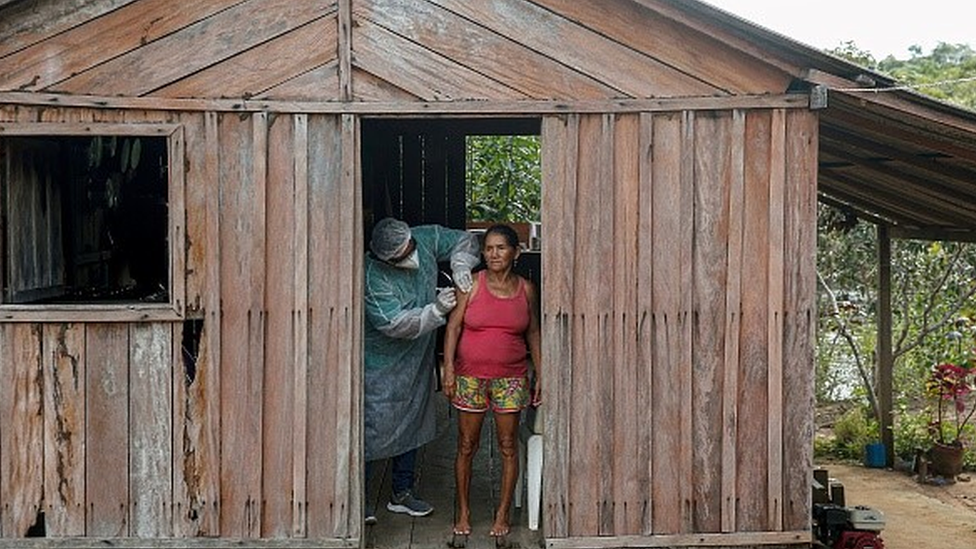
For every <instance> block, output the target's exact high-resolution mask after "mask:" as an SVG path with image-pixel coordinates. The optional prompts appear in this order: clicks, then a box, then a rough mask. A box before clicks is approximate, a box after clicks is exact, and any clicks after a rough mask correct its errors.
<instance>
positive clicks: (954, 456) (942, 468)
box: [929, 442, 963, 478]
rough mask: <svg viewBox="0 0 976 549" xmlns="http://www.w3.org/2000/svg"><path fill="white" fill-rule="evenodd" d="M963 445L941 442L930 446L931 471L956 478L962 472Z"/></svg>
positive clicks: (934, 473)
mask: <svg viewBox="0 0 976 549" xmlns="http://www.w3.org/2000/svg"><path fill="white" fill-rule="evenodd" d="M962 453H963V447H962V445H961V444H960V445H955V444H939V443H938V442H936V443H935V444H933V445H932V447H931V448H929V461H930V462H931V463H930V465H929V472H930V473H931V474H933V475H941V476H944V477H949V478H954V477H955V476H956V475H958V474H959V473H961V472H962Z"/></svg>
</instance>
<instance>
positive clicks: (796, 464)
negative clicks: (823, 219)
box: [783, 111, 819, 530]
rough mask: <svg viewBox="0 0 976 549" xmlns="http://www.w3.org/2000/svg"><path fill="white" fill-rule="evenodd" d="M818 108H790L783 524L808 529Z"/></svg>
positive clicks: (811, 464) (814, 329)
mask: <svg viewBox="0 0 976 549" xmlns="http://www.w3.org/2000/svg"><path fill="white" fill-rule="evenodd" d="M818 124H819V123H818V119H817V115H816V113H812V112H808V111H797V112H795V113H786V135H787V141H786V151H785V156H786V164H787V166H788V168H787V170H786V173H787V176H786V204H787V210H786V220H785V227H784V233H785V234H786V236H787V242H786V246H785V249H784V265H785V266H786V267H787V270H786V274H785V276H786V284H785V286H784V289H785V298H786V300H787V306H786V307H785V308H786V311H787V315H788V316H787V318H788V319H789V321H788V322H786V324H785V327H784V335H783V339H784V345H783V348H784V353H783V381H784V383H783V400H784V402H789V403H790V405H789V406H787V407H785V408H784V413H783V427H784V431H783V433H784V434H783V436H784V445H783V446H784V455H785V456H789V459H785V458H784V462H785V467H784V471H783V473H784V525H783V528H784V529H786V530H799V529H804V528H810V525H811V520H812V519H811V498H812V495H811V492H812V489H811V483H810V479H809V476H810V471H811V470H812V469H813V442H812V441H813V436H814V427H813V416H812V414H811V413H810V411H812V410H813V409H814V407H815V398H814V379H813V372H814V370H815V368H814V363H815V357H814V355H815V353H814V339H815V333H816V321H817V320H816V302H815V296H816V246H817V241H816V227H817V223H816V220H817V213H816V211H817V210H816V201H817V196H816V188H817V185H816V181H817V161H816V157H815V156H813V155H810V154H809V152H808V151H811V150H817V139H818V136H817V129H818Z"/></svg>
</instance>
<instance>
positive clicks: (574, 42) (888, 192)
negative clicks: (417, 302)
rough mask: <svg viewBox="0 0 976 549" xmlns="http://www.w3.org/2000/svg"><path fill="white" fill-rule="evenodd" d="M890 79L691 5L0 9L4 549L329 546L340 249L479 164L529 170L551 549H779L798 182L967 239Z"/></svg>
mask: <svg viewBox="0 0 976 549" xmlns="http://www.w3.org/2000/svg"><path fill="white" fill-rule="evenodd" d="M890 84H891V83H890V82H888V81H886V80H885V79H884V78H882V77H880V76H879V75H871V74H870V73H867V72H866V71H863V70H862V69H859V68H858V67H856V66H853V65H850V64H848V63H845V62H843V61H840V60H838V59H835V58H832V57H829V56H826V55H823V54H821V53H819V52H817V51H815V50H812V49H810V48H808V47H806V46H803V45H801V44H798V43H795V42H792V41H791V40H789V39H788V38H785V37H782V36H779V35H776V34H774V33H771V32H769V31H766V30H764V29H762V28H759V27H756V26H754V25H752V24H750V23H748V22H746V21H743V20H741V19H738V18H736V17H734V16H732V15H730V14H728V13H725V12H722V11H719V10H716V9H714V8H712V7H710V6H708V5H707V4H704V3H700V2H697V1H693V0H687V1H680V2H679V1H668V0H601V1H594V2H579V1H576V0H485V1H470V0H305V1H295V0H185V1H182V2H178V3H174V2H171V1H169V0H0V167H2V170H0V184H2V238H0V241H2V242H3V246H2V259H0V272H2V273H3V275H2V276H3V292H2V299H0V547H15V546H18V544H26V543H27V540H26V539H25V536H26V535H28V532H29V531H30V530H31V527H32V526H35V525H36V524H37V523H38V521H39V520H41V519H43V522H44V527H45V533H46V539H45V540H33V541H32V542H31V543H32V544H31V545H29V546H31V547H43V546H51V547H54V546H80V545H84V546H93V547H94V546H102V545H103V544H110V545H112V546H117V547H120V546H121V547H124V546H143V545H144V544H146V543H147V540H152V542H153V543H154V544H155V545H157V546H166V547H173V546H180V547H214V546H222V545H226V544H228V543H234V545H235V546H239V547H248V546H254V547H296V546H309V547H310V546H316V547H358V546H359V545H360V544H361V540H362V532H363V516H362V501H361V500H362V497H361V491H362V450H361V448H362V440H361V439H362V427H361V425H362V421H361V419H362V418H361V370H360V364H361V359H362V352H363V351H362V322H363V312H362V306H361V297H362V295H361V294H362V265H363V251H364V242H365V236H366V235H367V234H368V233H367V231H368V227H369V224H370V223H371V221H372V219H373V218H376V217H378V216H380V215H382V214H387V213H395V214H398V215H402V216H404V217H405V218H408V219H410V220H411V221H415V222H416V221H427V222H440V223H445V224H448V225H452V226H463V224H464V204H463V202H464V179H463V160H464V138H465V136H467V135H472V134H479V133H501V134H526V133H527V134H538V135H539V136H540V140H541V147H542V163H543V164H542V172H543V176H542V181H543V205H542V226H543V227H544V232H543V234H544V236H543V244H542V252H541V253H542V288H543V292H542V293H543V329H544V340H543V345H544V357H545V361H544V364H543V365H542V369H543V372H544V375H545V379H546V386H545V399H546V402H547V406H548V408H547V410H548V412H547V415H546V418H547V427H546V436H545V465H544V475H543V476H544V485H543V502H544V503H543V505H544V509H543V534H544V537H545V540H546V543H547V546H548V547H553V548H558V547H618V546H628V547H634V546H649V547H654V546H716V545H721V546H728V547H753V546H767V545H776V546H794V545H796V546H804V545H808V544H809V543H810V541H811V516H810V515H811V469H812V448H811V446H812V435H813V362H814V348H813V341H814V339H813V335H814V328H815V321H816V311H815V306H814V302H815V299H814V297H815V284H816V276H815V247H816V241H815V233H816V222H815V221H816V202H817V197H818V179H819V183H820V188H819V192H820V194H821V197H822V198H824V199H826V200H834V201H836V202H837V203H841V204H845V205H848V206H850V207H851V208H855V209H857V210H858V211H861V212H867V213H870V214H871V215H874V216H875V219H877V220H880V221H882V222H884V223H886V224H887V225H890V226H891V227H895V228H897V229H899V230H903V231H916V230H917V231H945V230H950V231H951V230H954V229H958V228H960V227H972V226H973V224H974V221H976V209H974V208H972V207H971V205H969V204H968V203H964V204H962V205H957V206H951V207H950V206H947V205H948V204H956V202H954V198H952V197H955V196H958V195H959V194H960V193H962V194H964V195H965V196H966V197H968V200H973V199H974V197H976V193H974V192H973V191H972V184H971V183H970V181H972V179H971V177H972V175H973V165H974V164H973V158H974V157H976V152H974V151H976V139H974V138H973V135H974V133H976V123H974V117H973V116H972V114H971V113H966V112H962V111H959V110H958V109H952V108H949V107H945V106H943V105H940V104H937V103H935V102H934V101H930V100H926V99H924V98H921V97H920V96H917V95H915V94H913V93H911V92H907V91H894V92H892V93H886V94H881V93H875V94H868V93H860V91H864V90H877V89H879V88H884V87H887V86H889V85H890ZM879 155H880V156H884V157H886V158H889V157H890V158H894V159H895V160H894V162H895V163H894V164H893V163H891V162H880V161H877V158H878V157H879ZM825 159H826V160H825ZM827 161H829V162H827ZM898 162H901V163H904V164H906V165H907V168H905V169H904V170H902V169H901V166H898V165H896V164H897V163H898ZM932 181H935V182H936V183H935V186H936V187H937V188H935V189H934V190H933V188H932V185H933V183H932ZM45 544H46V545H45ZM25 546H26V545H25Z"/></svg>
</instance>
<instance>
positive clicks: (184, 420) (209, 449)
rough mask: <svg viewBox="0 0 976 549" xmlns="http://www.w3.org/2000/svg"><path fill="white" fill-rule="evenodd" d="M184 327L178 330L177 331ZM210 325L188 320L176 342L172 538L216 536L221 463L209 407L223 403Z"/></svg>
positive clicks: (174, 355) (173, 379)
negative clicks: (216, 381)
mask: <svg viewBox="0 0 976 549" xmlns="http://www.w3.org/2000/svg"><path fill="white" fill-rule="evenodd" d="M178 326H179V325H174V330H177V329H178ZM211 330H213V328H211V327H210V325H209V324H207V321H206V320H205V319H204V320H199V321H196V322H194V321H189V322H187V323H185V324H184V325H183V327H182V330H180V331H177V332H174V334H173V338H172V356H173V361H174V363H173V368H172V381H171V383H172V387H173V442H172V444H173V456H172V458H173V465H172V467H173V511H172V513H173V526H172V528H173V536H175V537H194V536H207V535H213V534H211V533H212V532H216V517H217V498H216V496H215V495H214V494H215V493H216V490H217V481H216V478H217V475H218V474H219V472H220V462H219V459H218V457H217V452H216V450H215V449H216V448H218V447H219V443H218V441H217V433H216V432H215V431H216V427H215V424H216V423H217V421H218V420H219V418H217V417H216V416H215V415H214V416H210V415H209V414H208V412H207V403H208V402H210V401H214V402H215V405H216V404H219V395H218V394H217V393H216V392H215V391H213V389H212V388H211V382H210V379H211V378H213V377H214V373H213V372H214V370H216V365H215V364H214V363H213V362H212V360H211V354H212V353H211V350H210V344H209V340H210V336H209V333H208V332H209V331H211Z"/></svg>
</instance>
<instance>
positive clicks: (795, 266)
mask: <svg viewBox="0 0 976 549" xmlns="http://www.w3.org/2000/svg"><path fill="white" fill-rule="evenodd" d="M816 138H817V120H816V116H815V115H814V114H811V113H810V112H809V111H805V110H804V111H800V110H791V111H785V110H777V109H762V110H732V111H684V112H662V113H653V114H652V113H642V114H637V113H635V114H620V115H565V116H552V117H547V118H546V119H545V120H544V122H543V147H544V149H543V174H544V175H543V178H544V181H548V182H552V184H550V185H547V186H546V187H545V193H544V197H543V219H545V221H546V227H547V229H546V235H547V240H546V245H545V247H544V250H543V254H544V258H543V261H544V264H545V269H544V271H543V276H544V279H543V286H544V287H545V288H546V291H545V292H544V295H543V317H544V318H543V329H544V336H543V345H544V356H546V359H547V360H546V362H545V368H546V369H547V371H546V372H545V373H544V379H546V380H548V381H547V384H546V387H547V406H548V413H547V414H546V418H547V425H546V431H545V432H546V433H547V435H546V439H545V471H544V474H543V477H544V494H545V497H544V507H545V508H544V520H543V524H544V528H545V535H546V537H547V538H548V539H550V540H552V539H558V538H568V539H574V538H589V537H593V539H596V537H601V538H602V539H607V538H606V537H605V536H611V537H612V536H679V537H673V538H670V539H673V540H675V543H674V544H675V545H685V544H688V545H692V544H694V543H697V539H696V538H690V537H688V538H681V537H680V535H681V534H690V533H695V534H698V533H714V534H722V533H729V534H731V533H740V534H741V533H749V532H756V533H764V532H802V531H805V530H809V528H810V488H809V471H810V469H811V467H812V447H811V441H812V423H813V419H812V414H813V412H812V410H813V380H812V372H813V333H814V332H813V330H814V326H813V321H814V304H813V301H812V298H813V295H814V287H813V283H814V281H815V276H814V268H815V245H816V244H815V238H814V236H815V235H814V231H815V227H816V224H815V217H814V216H815V202H816V167H815V157H814V156H813V155H811V154H809V151H811V150H816ZM584 151H585V153H584ZM570 456H572V458H571V457H570ZM761 539H762V538H758V537H742V536H740V537H737V538H729V541H728V542H727V544H728V545H738V544H740V543H745V542H746V541H748V542H749V543H756V542H758V541H759V540H761ZM776 539H777V540H780V541H782V540H786V539H787V538H786V537H779V538H776ZM682 541H685V542H688V543H681V542H682ZM768 541H769V540H768V539H767V540H766V541H765V542H763V543H767V542H768ZM608 543H609V542H608ZM635 543H636V542H635Z"/></svg>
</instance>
